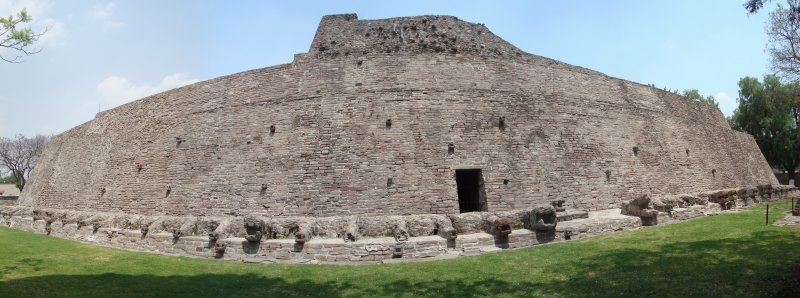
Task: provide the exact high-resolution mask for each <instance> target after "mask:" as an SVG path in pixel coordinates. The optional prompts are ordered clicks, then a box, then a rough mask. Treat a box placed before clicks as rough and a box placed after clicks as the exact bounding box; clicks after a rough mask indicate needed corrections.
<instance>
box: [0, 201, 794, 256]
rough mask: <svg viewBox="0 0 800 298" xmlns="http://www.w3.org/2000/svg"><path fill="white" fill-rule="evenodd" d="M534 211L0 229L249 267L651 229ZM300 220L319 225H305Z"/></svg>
mask: <svg viewBox="0 0 800 298" xmlns="http://www.w3.org/2000/svg"><path fill="white" fill-rule="evenodd" d="M797 194H798V191H797V190H796V189H790V190H786V191H780V192H777V191H776V192H774V193H773V194H772V195H769V196H757V197H749V196H746V197H743V198H741V199H733V201H735V203H736V204H729V207H732V208H729V210H723V208H722V207H721V205H720V204H718V203H714V202H708V201H704V202H703V203H701V204H698V205H689V206H679V205H676V206H674V208H670V209H669V211H668V212H657V219H656V220H655V221H654V223H656V224H661V225H663V224H671V223H676V222H680V221H683V220H687V219H691V218H696V217H701V216H707V215H715V214H718V213H720V212H736V211H738V210H741V209H743V208H744V207H747V206H748V205H751V204H756V203H761V202H767V201H770V200H774V199H781V198H784V197H787V196H790V195H791V196H793V195H797ZM664 201H666V200H664ZM659 202H660V201H659ZM531 212H533V211H524V210H514V211H502V212H471V213H464V214H456V215H414V216H405V217H402V216H399V217H366V216H363V217H349V218H315V219H298V218H273V219H270V220H268V221H264V222H263V224H264V225H265V226H264V232H265V234H264V235H263V239H262V238H261V237H262V235H261V234H260V232H259V233H258V236H259V237H258V239H253V238H252V236H253V234H252V233H251V232H249V231H248V232H246V233H245V232H244V230H243V229H241V230H240V231H238V232H237V230H236V229H233V228H232V227H228V226H226V225H230V226H236V225H243V226H247V222H248V220H247V219H245V220H244V221H241V218H239V219H238V220H239V221H236V220H237V219H236V218H233V219H213V220H212V219H197V218H195V219H192V220H188V219H180V218H170V217H153V218H148V217H135V216H134V217H129V216H124V215H118V214H117V215H114V214H96V213H93V214H91V215H87V214H83V213H76V212H71V211H58V210H40V209H33V208H28V207H8V206H6V207H2V208H0V215H2V217H0V225H4V226H8V227H11V228H15V229H19V230H25V231H30V232H35V233H43V234H49V235H51V236H55V237H59V238H64V239H72V240H78V241H82V242H87V243H92V244H97V245H102V246H110V247H117V248H124V249H129V250H134V251H148V252H157V253H164V254H169V255H182V256H193V257H202V258H217V259H225V260H237V261H243V262H249V263H264V262H285V263H359V262H402V261H410V260H433V259H442V258H452V257H458V256H469V255H477V254H482V253H489V252H495V251H501V250H505V249H515V248H522V247H529V246H534V245H539V244H544V243H552V242H560V241H569V240H574V239H580V238H585V237H589V236H594V235H600V234H605V233H612V232H616V231H622V230H630V229H636V228H639V227H642V226H643V222H644V221H643V218H641V217H639V216H630V215H623V214H621V213H622V210H621V209H619V208H613V209H606V210H598V211H589V212H587V211H582V210H574V209H567V210H564V211H561V212H559V213H558V214H557V218H558V220H559V221H558V223H557V225H556V226H555V227H554V228H553V229H549V230H538V229H535V228H532V227H533V226H532V225H530V220H529V216H530V213H531ZM81 216H83V217H81ZM499 218H505V220H506V221H507V222H506V224H507V227H508V230H507V231H506V232H510V233H508V234H505V233H497V229H496V227H495V226H492V225H491V223H496V222H498V219H499ZM101 219H102V220H101ZM303 220H311V221H312V222H311V223H303ZM143 222H146V223H147V224H146V225H145V224H142V223H143ZM210 222H217V223H218V224H217V225H214V227H213V228H207V227H206V228H205V229H204V228H203V227H204V225H208V224H209V223H210ZM220 222H221V223H222V224H219V223H220ZM232 222H233V223H236V224H232ZM342 222H344V223H349V224H350V226H347V224H345V225H344V226H346V227H348V228H347V229H345V230H342V232H340V233H339V234H337V233H336V232H331V231H337V230H336V229H335V228H334V227H332V226H336V225H337V224H341V223H342ZM797 222H800V220H796V221H794V223H795V224H797ZM137 223H138V225H137ZM648 223H653V221H651V220H650V221H648ZM169 226H172V227H174V228H169ZM178 226H180V228H177V227H178ZM188 226H190V227H191V228H187V227H188ZM287 227H288V228H287ZM325 228H327V229H333V230H325ZM226 229H227V230H226ZM430 229H432V231H429V230H430ZM190 231H191V232H190ZM226 231H227V232H226ZM346 231H350V232H346ZM350 233H353V234H350ZM426 233H427V234H426Z"/></svg>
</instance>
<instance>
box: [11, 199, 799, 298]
mask: <svg viewBox="0 0 800 298" xmlns="http://www.w3.org/2000/svg"><path fill="white" fill-rule="evenodd" d="M788 209H789V202H788V201H782V202H777V203H776V202H773V203H772V204H770V214H771V215H773V216H772V217H773V220H774V219H777V218H778V217H782V216H783V215H782V212H783V211H786V210H788ZM798 244H800V229H793V228H783V227H775V226H765V224H764V206H763V205H762V206H757V207H755V208H753V209H750V210H748V211H744V212H741V213H737V214H728V215H719V216H712V217H704V218H698V219H694V220H690V221H687V222H684V223H680V224H674V225H668V226H663V227H653V228H646V229H640V230H636V231H628V232H620V233H615V234H610V235H604V236H598V237H593V238H588V239H583V240H577V241H569V242H565V243H559V244H552V245H543V246H539V247H533V248H527V249H520V250H514V251H506V252H502V253H496V254H489V255H482V256H476V257H464V258H458V259H454V260H444V261H431V262H415V263H402V264H383V265H380V264H378V265H356V266H341V265H276V264H242V263H236V262H230V261H215V260H203V259H191V258H182V257H170V256H162V255H155V254H148V253H135V252H128V251H122V250H117V249H110V248H102V247H96V246H92V245H86V244H82V243H78V242H74V241H66V240H61V239H57V238H53V237H49V236H45V235H40V234H32V233H27V232H21V231H17V230H12V229H7V228H0V250H2V252H1V253H0V297H21V296H26V297H27V296H41V297H57V296H67V297H72V296H80V297H91V296H101V297H108V296H136V297H141V296H180V297H182V296H191V297H199V296H260V297H291V296H320V297H338V296H405V297H414V296H442V297H473V296H474V297H479V296H531V295H534V296H541V295H554V296H603V297H608V296H637V297H642V296H674V297H694V296H738V297H759V296H770V295H771V294H774V293H777V292H778V291H780V290H781V289H784V288H785V287H786V286H787V280H789V279H790V278H792V274H793V270H796V269H797V268H798V267H797V264H800V249H798Z"/></svg>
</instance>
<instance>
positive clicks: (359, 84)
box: [356, 83, 364, 87]
mask: <svg viewBox="0 0 800 298" xmlns="http://www.w3.org/2000/svg"><path fill="white" fill-rule="evenodd" d="M361 85H364V84H362V83H356V87H358V86H361Z"/></svg>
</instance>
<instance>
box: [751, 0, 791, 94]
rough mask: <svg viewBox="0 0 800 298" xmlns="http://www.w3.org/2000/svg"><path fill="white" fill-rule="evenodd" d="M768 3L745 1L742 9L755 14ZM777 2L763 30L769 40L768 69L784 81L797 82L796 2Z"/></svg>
mask: <svg viewBox="0 0 800 298" xmlns="http://www.w3.org/2000/svg"><path fill="white" fill-rule="evenodd" d="M768 2H771V0H748V1H746V2H745V4H744V7H745V9H746V10H747V12H748V13H751V14H752V13H757V12H758V11H759V10H761V9H762V8H764V5H765V4H766V3H768ZM785 4H786V6H784V5H783V4H781V3H778V5H777V8H775V10H773V11H772V12H770V13H769V21H768V22H767V26H766V31H767V36H768V37H769V44H767V51H768V52H769V54H770V58H771V65H772V70H773V71H775V72H776V73H778V74H779V75H781V76H782V77H784V78H787V79H790V80H793V81H798V80H800V0H786V3H785Z"/></svg>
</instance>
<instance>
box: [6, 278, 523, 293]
mask: <svg viewBox="0 0 800 298" xmlns="http://www.w3.org/2000/svg"><path fill="white" fill-rule="evenodd" d="M365 282H366V283H367V284H364V283H365ZM376 282H379V281H376ZM368 283H369V281H361V282H360V284H358V285H356V284H353V283H351V282H333V281H328V282H319V281H312V280H297V281H293V282H290V281H287V280H286V279H284V278H278V277H265V276H259V275H256V274H244V275H235V274H200V275H194V276H153V275H124V274H113V273H109V274H102V275H85V276H84V275H50V276H42V277H30V278H23V279H17V280H11V281H7V282H3V283H0V296H3V297H31V296H38V297H53V296H68V297H119V296H135V297H153V296H161V297H184V296H191V297H344V296H373V297H374V296H412V295H417V294H418V295H425V296H441V297H487V296H492V295H496V294H497V293H508V294H517V295H524V294H526V293H524V292H522V291H513V292H510V291H509V289H512V285H511V283H510V282H507V281H503V280H496V279H486V280H479V281H463V282H462V281H439V280H434V281H431V282H422V283H412V282H407V281H390V282H387V283H384V284H382V285H380V286H379V287H378V288H370V287H367V285H368Z"/></svg>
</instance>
